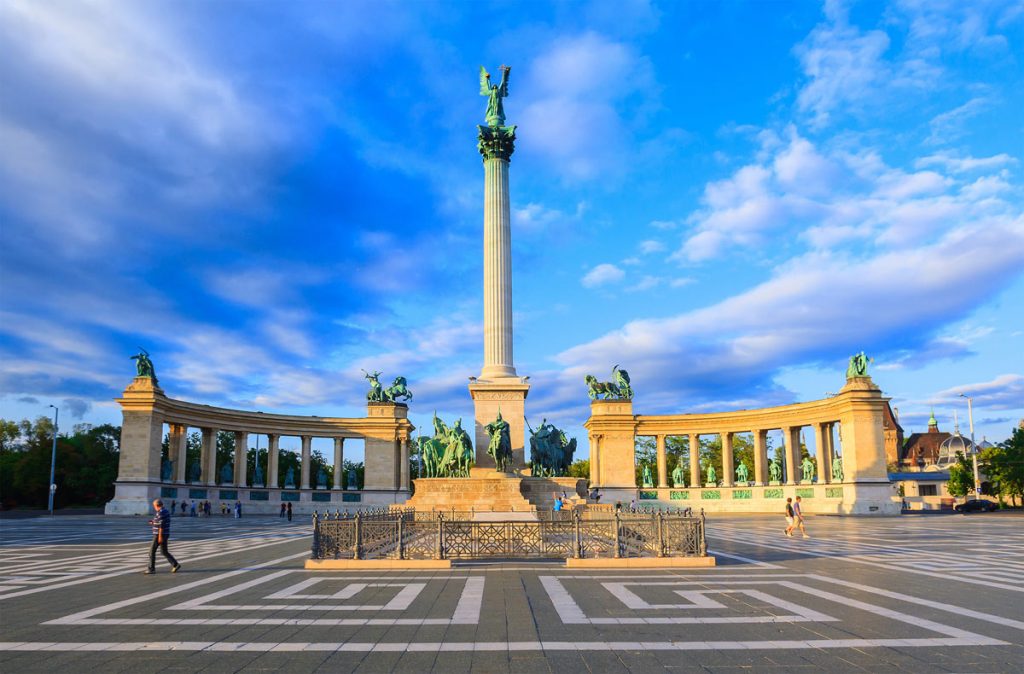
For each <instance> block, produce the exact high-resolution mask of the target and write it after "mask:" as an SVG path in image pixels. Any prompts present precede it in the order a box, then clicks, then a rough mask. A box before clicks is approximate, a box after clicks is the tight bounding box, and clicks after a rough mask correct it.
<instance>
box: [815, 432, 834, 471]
mask: <svg viewBox="0 0 1024 674" xmlns="http://www.w3.org/2000/svg"><path fill="white" fill-rule="evenodd" d="M814 432H815V438H814V441H815V443H816V444H817V445H818V456H817V457H816V458H817V459H818V460H817V461H816V462H815V464H816V465H815V469H816V470H817V473H818V482H820V483H822V484H828V483H830V482H831V481H832V449H831V448H830V447H829V444H830V443H829V440H830V438H829V437H828V436H829V432H828V423H827V422H826V423H820V424H815V426H814Z"/></svg>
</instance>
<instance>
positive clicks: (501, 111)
mask: <svg viewBox="0 0 1024 674" xmlns="http://www.w3.org/2000/svg"><path fill="white" fill-rule="evenodd" d="M498 70H500V71H501V82H500V83H498V84H492V83H491V74H490V73H489V72H487V69H486V68H484V67H483V66H480V95H481V96H486V97H487V114H486V116H485V119H486V120H487V126H490V127H494V128H496V127H501V126H505V107H504V106H503V105H502V103H501V99H503V98H505V97H506V96H508V74H509V72H510V71H511V70H512V69H511V68H509V67H508V66H506V65H503V66H501V67H500V68H498Z"/></svg>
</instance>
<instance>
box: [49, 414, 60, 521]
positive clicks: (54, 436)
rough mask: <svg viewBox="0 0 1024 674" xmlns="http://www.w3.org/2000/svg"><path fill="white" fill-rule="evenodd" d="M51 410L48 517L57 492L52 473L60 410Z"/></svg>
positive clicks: (51, 511)
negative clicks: (51, 438)
mask: <svg viewBox="0 0 1024 674" xmlns="http://www.w3.org/2000/svg"><path fill="white" fill-rule="evenodd" d="M50 407H52V408H53V451H52V452H51V453H50V484H49V490H50V501H49V510H50V515H53V493H54V492H55V491H57V483H56V482H54V481H53V477H54V475H53V472H54V469H55V468H56V467H57V419H58V417H59V416H60V408H59V407H57V406H56V405H50Z"/></svg>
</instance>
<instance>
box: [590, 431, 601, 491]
mask: <svg viewBox="0 0 1024 674" xmlns="http://www.w3.org/2000/svg"><path fill="white" fill-rule="evenodd" d="M590 484H591V486H594V487H600V486H601V436H600V435H591V436H590Z"/></svg>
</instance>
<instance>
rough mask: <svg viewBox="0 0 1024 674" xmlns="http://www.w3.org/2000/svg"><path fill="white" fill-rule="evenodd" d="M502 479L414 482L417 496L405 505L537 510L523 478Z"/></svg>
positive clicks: (469, 508)
mask: <svg viewBox="0 0 1024 674" xmlns="http://www.w3.org/2000/svg"><path fill="white" fill-rule="evenodd" d="M499 475H500V474H495V476H494V477H470V478H466V477H452V478H449V477H426V478H420V479H418V480H414V483H415V485H416V488H415V493H414V494H413V496H412V498H410V499H409V500H408V501H406V502H405V505H406V507H410V508H416V509H417V510H495V511H507V512H512V511H520V512H528V511H533V510H535V508H534V506H533V505H532V504H531V503H530V502H529V501H528V500H527V499H526V497H525V496H523V493H522V490H521V489H520V483H521V482H522V481H523V479H524V478H521V477H506V476H499Z"/></svg>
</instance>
